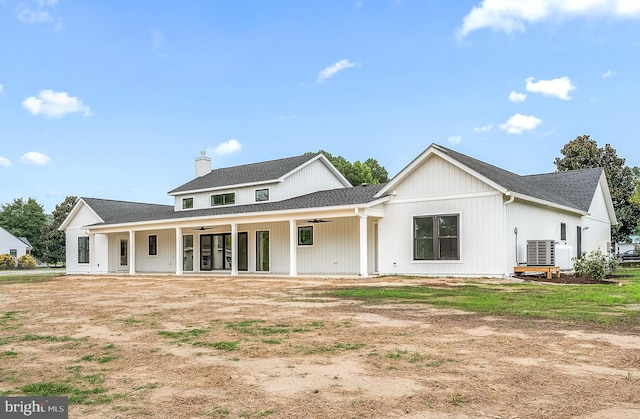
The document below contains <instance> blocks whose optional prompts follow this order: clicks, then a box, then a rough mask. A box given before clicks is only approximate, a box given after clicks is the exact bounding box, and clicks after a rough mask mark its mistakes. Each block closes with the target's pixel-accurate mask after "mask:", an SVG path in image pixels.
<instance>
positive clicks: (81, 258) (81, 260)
mask: <svg viewBox="0 0 640 419" xmlns="http://www.w3.org/2000/svg"><path fill="white" fill-rule="evenodd" d="M81 242H85V243H86V245H85V246H82V245H81V244H80V243H81ZM90 245H91V243H90V240H89V236H80V237H78V264H89V263H91V248H90ZM81 252H82V253H81ZM85 258H86V260H85Z"/></svg>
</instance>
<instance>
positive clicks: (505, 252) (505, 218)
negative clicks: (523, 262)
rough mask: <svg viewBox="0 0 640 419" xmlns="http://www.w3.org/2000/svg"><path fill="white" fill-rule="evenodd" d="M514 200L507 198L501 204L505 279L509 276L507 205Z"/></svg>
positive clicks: (507, 193)
mask: <svg viewBox="0 0 640 419" xmlns="http://www.w3.org/2000/svg"><path fill="white" fill-rule="evenodd" d="M505 195H506V196H509V195H511V191H507V192H506V193H505ZM515 199H516V197H515V196H511V198H509V200H508V201H506V202H505V203H504V204H503V211H502V220H503V227H502V232H503V234H504V251H503V252H502V255H503V256H502V257H503V258H504V259H503V263H502V266H503V268H504V277H505V278H508V277H509V276H510V272H508V268H507V205H509V204H511V203H512V202H513V201H514V200H515ZM516 234H517V233H516ZM516 260H518V242H517V241H516Z"/></svg>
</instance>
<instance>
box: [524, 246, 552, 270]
mask: <svg viewBox="0 0 640 419" xmlns="http://www.w3.org/2000/svg"><path fill="white" fill-rule="evenodd" d="M555 264H556V243H555V241H554V240H527V265H529V266H555Z"/></svg>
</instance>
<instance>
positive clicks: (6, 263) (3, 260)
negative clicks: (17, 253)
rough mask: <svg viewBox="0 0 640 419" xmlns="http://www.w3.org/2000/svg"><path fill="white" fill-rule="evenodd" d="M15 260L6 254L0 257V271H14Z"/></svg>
mask: <svg viewBox="0 0 640 419" xmlns="http://www.w3.org/2000/svg"><path fill="white" fill-rule="evenodd" d="M15 268H16V260H15V259H14V258H13V256H11V255H10V254H8V253H3V254H1V255H0V270H7V269H15Z"/></svg>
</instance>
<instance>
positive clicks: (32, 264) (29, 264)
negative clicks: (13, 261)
mask: <svg viewBox="0 0 640 419" xmlns="http://www.w3.org/2000/svg"><path fill="white" fill-rule="evenodd" d="M35 268H36V260H35V259H34V257H33V256H31V255H22V256H20V257H19V258H18V269H35Z"/></svg>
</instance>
